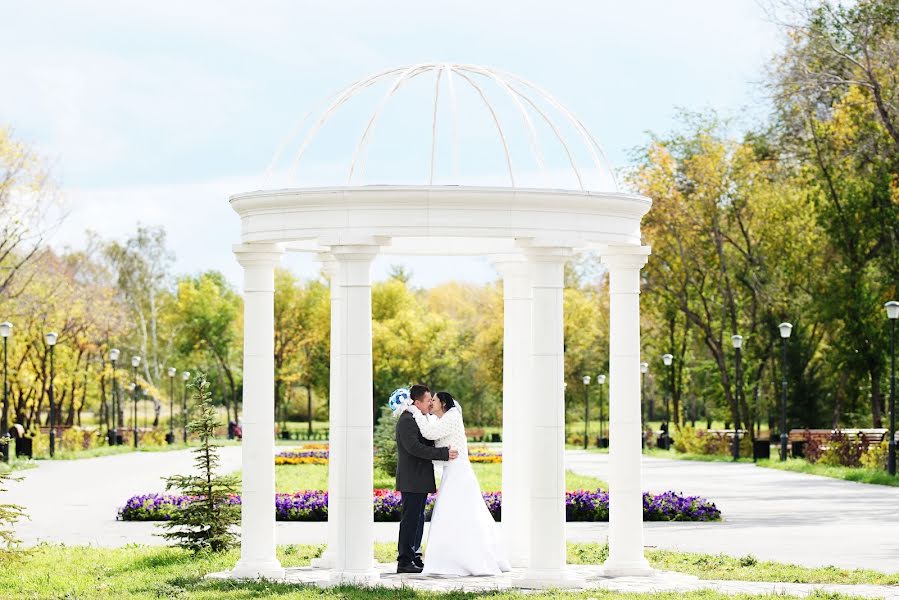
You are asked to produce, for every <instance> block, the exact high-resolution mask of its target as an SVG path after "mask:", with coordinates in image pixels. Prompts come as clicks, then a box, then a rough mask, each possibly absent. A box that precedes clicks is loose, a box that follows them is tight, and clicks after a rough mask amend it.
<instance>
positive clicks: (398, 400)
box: [387, 388, 412, 417]
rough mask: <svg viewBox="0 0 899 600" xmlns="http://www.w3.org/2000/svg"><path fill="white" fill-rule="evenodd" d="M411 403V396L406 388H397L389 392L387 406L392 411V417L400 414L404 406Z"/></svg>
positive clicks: (404, 408)
mask: <svg viewBox="0 0 899 600" xmlns="http://www.w3.org/2000/svg"><path fill="white" fill-rule="evenodd" d="M411 405H412V396H411V395H410V394H409V390H407V389H406V388H398V389H396V390H393V393H392V394H390V399H389V400H388V401H387V406H388V407H389V408H390V411H391V412H392V413H393V416H394V417H398V416H400V415H401V414H402V413H403V411H404V410H406V408H408V407H409V406H411Z"/></svg>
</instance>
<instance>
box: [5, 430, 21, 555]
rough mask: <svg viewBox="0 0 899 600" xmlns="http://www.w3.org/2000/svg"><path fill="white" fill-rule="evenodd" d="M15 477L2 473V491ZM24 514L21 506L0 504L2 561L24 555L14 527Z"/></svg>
mask: <svg viewBox="0 0 899 600" xmlns="http://www.w3.org/2000/svg"><path fill="white" fill-rule="evenodd" d="M6 443H8V442H6ZM14 479H15V478H14V477H13V476H12V474H11V473H9V472H5V473H0V492H5V491H6V483H7V482H8V481H12V480H14ZM24 516H25V511H24V509H23V508H22V507H21V506H18V505H16V504H0V562H7V561H11V560H17V559H20V558H21V557H22V552H21V551H20V550H19V549H18V545H19V544H20V543H21V540H19V539H18V538H17V537H16V533H15V530H13V528H12V527H13V525H14V524H15V523H16V521H18V520H19V519H21V518H22V517H24Z"/></svg>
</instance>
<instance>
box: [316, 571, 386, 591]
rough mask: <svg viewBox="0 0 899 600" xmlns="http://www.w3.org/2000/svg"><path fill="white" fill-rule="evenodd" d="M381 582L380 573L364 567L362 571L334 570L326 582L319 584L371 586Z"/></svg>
mask: <svg viewBox="0 0 899 600" xmlns="http://www.w3.org/2000/svg"><path fill="white" fill-rule="evenodd" d="M379 583H381V573H380V572H379V571H377V570H376V569H366V570H364V571H334V572H333V573H331V577H330V578H329V579H328V581H327V582H323V583H322V584H320V585H323V586H328V587H329V586H336V585H359V586H373V585H378V584H379Z"/></svg>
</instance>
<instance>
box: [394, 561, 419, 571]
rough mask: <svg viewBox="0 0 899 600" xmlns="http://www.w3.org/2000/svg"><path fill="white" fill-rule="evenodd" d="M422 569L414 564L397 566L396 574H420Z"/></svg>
mask: <svg viewBox="0 0 899 600" xmlns="http://www.w3.org/2000/svg"><path fill="white" fill-rule="evenodd" d="M422 569H423V567H419V566H418V565H416V564H414V563H413V564H411V565H397V567H396V572H397V573H421V571H422Z"/></svg>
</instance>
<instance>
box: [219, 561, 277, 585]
mask: <svg viewBox="0 0 899 600" xmlns="http://www.w3.org/2000/svg"><path fill="white" fill-rule="evenodd" d="M284 575H285V570H284V568H283V567H282V566H281V563H280V562H278V561H277V560H271V561H258V562H256V561H254V562H244V561H242V560H239V561H237V564H236V565H234V569H232V570H231V578H232V579H272V580H277V579H284Z"/></svg>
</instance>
